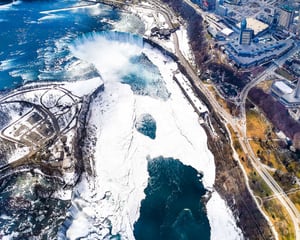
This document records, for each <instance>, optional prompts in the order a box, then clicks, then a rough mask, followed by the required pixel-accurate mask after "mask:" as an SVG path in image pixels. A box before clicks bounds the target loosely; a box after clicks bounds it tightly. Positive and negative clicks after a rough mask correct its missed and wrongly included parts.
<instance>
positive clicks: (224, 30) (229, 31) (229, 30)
mask: <svg viewBox="0 0 300 240" xmlns="http://www.w3.org/2000/svg"><path fill="white" fill-rule="evenodd" d="M221 33H223V34H224V35H226V36H229V35H230V34H232V33H233V30H232V29H230V28H224V29H223V30H222V31H221Z"/></svg>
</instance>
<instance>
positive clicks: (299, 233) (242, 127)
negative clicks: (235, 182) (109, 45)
mask: <svg viewBox="0 0 300 240" xmlns="http://www.w3.org/2000/svg"><path fill="white" fill-rule="evenodd" d="M184 1H185V2H186V3H187V4H189V5H190V6H192V7H193V8H194V9H195V10H196V11H197V12H198V13H199V14H201V15H202V16H205V15H206V14H207V13H205V12H203V11H202V10H201V9H200V8H199V7H198V6H197V5H196V4H194V3H192V2H191V1H189V0H184ZM153 3H154V4H155V5H156V8H157V10H159V11H160V12H161V13H162V14H163V15H164V17H165V19H166V20H167V22H168V24H169V25H170V26H172V21H171V19H172V17H173V16H172V15H171V14H170V12H169V11H167V10H166V9H165V8H164V7H162V4H161V3H160V2H158V1H157V0H154V1H153ZM173 39H174V45H175V54H176V56H177V57H178V59H179V61H180V62H181V64H182V65H183V66H184V67H185V69H186V71H187V73H188V74H189V76H190V77H191V78H192V79H193V81H194V82H195V83H196V85H197V87H198V88H199V89H200V90H201V91H202V93H203V94H204V95H205V97H206V98H207V99H208V100H209V102H210V104H211V105H212V108H213V110H214V111H215V112H216V113H217V114H218V115H219V116H220V117H221V118H223V120H224V123H225V124H230V125H231V126H232V127H233V129H234V130H235V132H237V134H238V137H239V139H245V141H241V140H240V144H241V146H242V148H243V151H244V152H245V153H246V154H247V155H248V157H249V159H250V160H251V162H252V165H253V166H254V168H255V170H256V171H257V173H258V174H259V175H260V176H261V177H262V178H263V179H264V181H265V182H266V183H267V185H268V186H269V187H270V189H271V190H272V191H273V192H274V196H276V197H277V199H278V200H279V201H280V202H281V204H282V206H283V207H284V208H285V209H286V211H287V212H288V214H289V215H290V217H291V219H292V222H293V225H294V229H295V239H296V240H300V230H299V224H300V214H299V211H298V210H297V208H296V207H295V205H294V204H293V203H292V202H291V200H290V199H289V198H288V196H287V195H286V193H285V192H284V191H283V190H282V188H281V187H280V186H279V185H278V184H277V182H276V181H275V180H274V179H273V177H272V176H271V175H270V174H269V172H268V171H267V170H266V169H265V168H264V167H263V165H262V164H261V163H260V161H259V160H258V159H257V157H256V156H255V154H254V153H253V150H252V148H251V146H250V144H249V142H248V140H247V135H246V114H245V107H244V106H245V102H246V98H247V95H248V92H249V90H250V89H251V88H252V87H253V86H255V85H256V84H257V83H259V82H260V81H262V80H264V78H265V76H266V75H267V74H269V73H272V72H273V71H274V70H275V69H276V67H277V64H278V61H277V64H275V63H273V64H272V65H271V66H270V67H269V68H268V69H267V70H266V71H264V72H262V73H261V74H260V75H259V76H257V77H256V79H254V80H253V81H252V82H251V83H250V84H248V85H247V86H246V88H245V90H244V91H243V93H242V95H241V104H242V106H243V107H242V108H243V114H242V117H241V119H236V118H234V117H233V116H232V115H230V114H229V113H228V112H227V111H226V110H225V109H223V107H221V106H220V105H219V103H218V102H217V101H216V99H215V98H214V96H213V95H212V93H211V92H210V91H209V90H208V89H207V88H206V87H205V85H204V84H203V83H202V82H201V81H200V80H199V77H198V76H197V74H196V73H195V70H194V69H193V67H192V66H191V65H190V64H189V62H188V61H187V60H186V59H185V57H184V56H183V54H182V53H181V51H180V49H179V43H178V38H177V35H176V34H173ZM293 51H295V49H294V50H293ZM290 54H292V52H291V53H290ZM286 58H287V56H283V57H282V61H283V60H284V59H286Z"/></svg>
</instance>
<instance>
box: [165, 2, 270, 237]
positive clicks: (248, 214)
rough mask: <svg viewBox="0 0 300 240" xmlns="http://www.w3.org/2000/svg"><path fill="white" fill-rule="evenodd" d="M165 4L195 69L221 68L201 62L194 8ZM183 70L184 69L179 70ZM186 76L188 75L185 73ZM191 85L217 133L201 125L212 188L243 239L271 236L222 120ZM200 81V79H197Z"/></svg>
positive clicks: (204, 50) (203, 52)
mask: <svg viewBox="0 0 300 240" xmlns="http://www.w3.org/2000/svg"><path fill="white" fill-rule="evenodd" d="M162 1H163V2H165V3H167V4H168V5H169V6H170V7H172V8H173V9H174V11H176V12H178V13H179V14H180V15H181V17H182V18H183V19H184V20H186V22H187V29H188V37H189V40H190V45H191V48H192V50H193V52H194V55H195V61H196V65H197V67H198V69H200V70H201V72H204V71H205V70H207V69H210V68H212V69H215V68H216V67H217V68H222V69H223V67H222V66H221V65H219V64H217V63H212V64H210V65H206V64H205V61H206V60H207V59H208V58H209V55H208V46H207V44H206V41H205V36H204V33H203V32H204V28H203V25H202V24H200V23H202V21H203V19H202V17H201V16H200V15H198V14H197V13H196V12H195V10H194V9H193V8H192V7H190V6H189V5H188V4H186V3H185V2H184V1H182V0H176V1H171V0H162ZM181 71H182V72H185V71H184V69H181ZM226 71H227V72H228V74H230V76H231V79H234V80H235V79H237V78H238V76H236V75H235V73H234V71H233V70H232V69H229V68H228V67H226ZM187 77H188V76H187ZM189 80H190V81H191V84H192V85H193V87H194V91H195V92H196V93H197V95H198V97H199V98H201V99H202V100H203V101H204V102H205V104H206V105H207V106H208V108H209V109H210V113H211V122H212V123H213V125H214V129H215V130H216V131H217V132H218V140H217V141H216V139H215V138H214V136H211V132H210V130H209V129H208V128H207V127H206V126H205V125H203V127H204V129H205V130H206V133H207V136H208V146H209V148H210V150H211V151H212V152H213V153H214V157H215V164H216V181H215V189H216V190H217V191H218V192H219V193H220V194H221V195H222V197H223V198H224V199H225V200H226V202H227V204H228V206H229V207H230V208H231V209H232V211H233V213H234V215H235V217H236V219H237V221H238V226H239V227H240V228H241V229H242V231H243V233H244V236H245V238H247V239H273V235H272V231H271V229H270V227H269V225H268V222H267V220H266V219H265V218H264V216H263V215H262V213H261V212H260V210H259V209H258V207H257V205H256V203H255V201H254V199H253V197H252V196H251V194H250V192H249V191H248V189H247V186H246V182H245V177H244V175H243V172H242V170H241V169H240V167H239V165H238V163H237V161H236V160H234V158H233V152H232V149H231V145H230V139H229V134H228V133H227V131H226V128H225V126H224V125H223V123H222V122H221V121H220V120H219V119H218V117H217V116H216V114H215V113H214V112H213V110H212V107H211V106H210V103H209V101H208V100H207V99H206V98H205V96H204V95H203V94H202V93H201V91H200V90H199V89H197V87H196V85H195V83H193V81H192V79H191V78H189ZM199 81H200V79H199Z"/></svg>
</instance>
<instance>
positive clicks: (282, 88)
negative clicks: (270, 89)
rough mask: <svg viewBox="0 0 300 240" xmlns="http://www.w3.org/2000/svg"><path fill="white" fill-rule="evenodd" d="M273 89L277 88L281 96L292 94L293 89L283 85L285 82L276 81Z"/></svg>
mask: <svg viewBox="0 0 300 240" xmlns="http://www.w3.org/2000/svg"><path fill="white" fill-rule="evenodd" d="M274 87H276V88H278V89H279V90H280V91H281V92H282V93H283V94H289V93H292V92H293V89H292V88H291V87H290V86H289V85H288V84H286V83H285V81H276V82H275V83H274Z"/></svg>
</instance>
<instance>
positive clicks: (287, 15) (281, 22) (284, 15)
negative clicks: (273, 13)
mask: <svg viewBox="0 0 300 240" xmlns="http://www.w3.org/2000/svg"><path fill="white" fill-rule="evenodd" d="M293 18H294V10H293V8H291V7H289V6H283V7H282V8H280V9H279V19H278V26H281V27H283V28H286V29H289V27H290V25H291V24H292V23H293Z"/></svg>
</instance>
